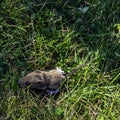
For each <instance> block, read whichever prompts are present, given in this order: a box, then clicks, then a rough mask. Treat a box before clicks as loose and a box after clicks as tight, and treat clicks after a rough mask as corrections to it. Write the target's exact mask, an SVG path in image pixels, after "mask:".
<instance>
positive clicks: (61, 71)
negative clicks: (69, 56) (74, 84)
mask: <svg viewBox="0 0 120 120" xmlns="http://www.w3.org/2000/svg"><path fill="white" fill-rule="evenodd" d="M56 70H57V71H58V72H60V73H62V74H63V75H64V74H65V72H64V71H63V70H61V69H60V68H58V67H56Z"/></svg>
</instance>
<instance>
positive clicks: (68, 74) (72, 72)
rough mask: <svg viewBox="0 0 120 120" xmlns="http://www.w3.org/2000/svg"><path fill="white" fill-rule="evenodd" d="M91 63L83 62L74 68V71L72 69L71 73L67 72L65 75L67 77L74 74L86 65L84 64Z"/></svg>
mask: <svg viewBox="0 0 120 120" xmlns="http://www.w3.org/2000/svg"><path fill="white" fill-rule="evenodd" d="M89 63H90V62H85V63H83V64H81V65H80V66H78V67H76V68H74V69H73V70H72V71H70V72H69V73H67V74H66V75H65V78H67V77H69V76H71V75H72V74H74V73H75V72H77V70H79V69H80V68H81V67H84V66H86V65H88V64H89Z"/></svg>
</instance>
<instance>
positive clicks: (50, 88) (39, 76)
mask: <svg viewBox="0 0 120 120" xmlns="http://www.w3.org/2000/svg"><path fill="white" fill-rule="evenodd" d="M86 64H87V63H85V64H82V65H80V66H78V67H76V68H74V69H73V70H72V71H71V72H69V73H68V74H66V75H65V73H64V71H63V70H61V69H59V68H58V67H57V68H56V70H50V71H41V70H36V71H33V72H31V73H29V74H27V75H26V76H25V77H23V78H21V79H20V80H19V81H18V84H19V86H20V87H21V88H26V87H30V89H36V90H42V91H45V92H47V93H48V94H56V93H57V92H58V91H59V87H60V84H61V82H62V81H63V80H64V79H65V78H67V77H69V76H70V75H72V74H74V73H75V72H76V71H77V70H78V69H79V68H81V67H83V66H86Z"/></svg>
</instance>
